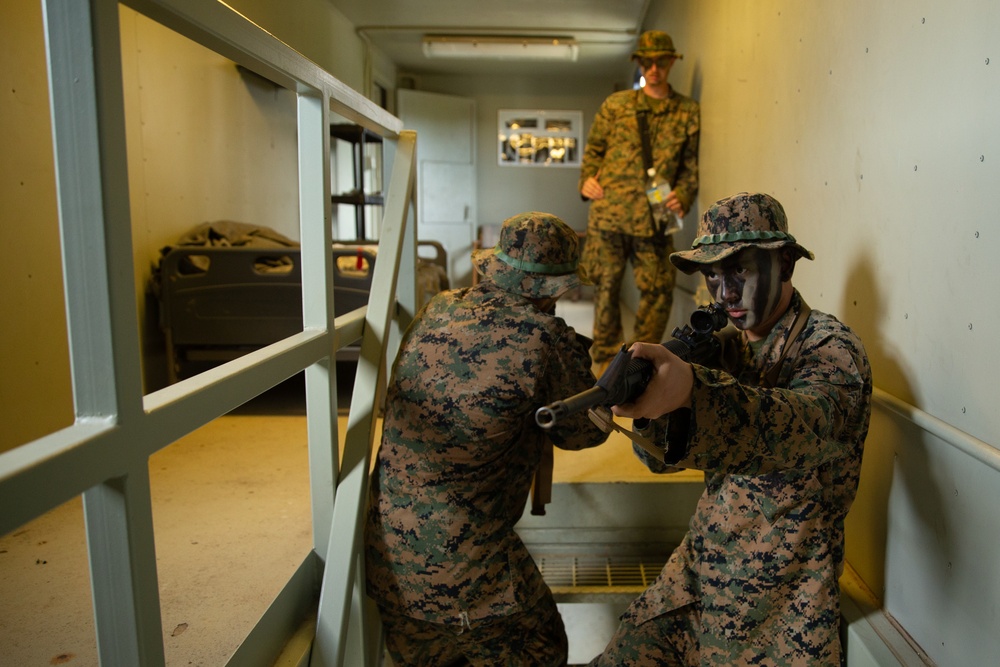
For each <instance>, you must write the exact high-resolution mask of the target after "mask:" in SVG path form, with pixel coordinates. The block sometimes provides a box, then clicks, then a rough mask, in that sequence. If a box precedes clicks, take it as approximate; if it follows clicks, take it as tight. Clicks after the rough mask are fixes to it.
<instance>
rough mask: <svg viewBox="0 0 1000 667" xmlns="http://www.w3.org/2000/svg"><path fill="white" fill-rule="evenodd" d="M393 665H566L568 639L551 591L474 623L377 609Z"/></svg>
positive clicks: (475, 666) (479, 666) (484, 666)
mask: <svg viewBox="0 0 1000 667" xmlns="http://www.w3.org/2000/svg"><path fill="white" fill-rule="evenodd" d="M382 624H383V626H384V627H385V640H386V650H387V651H388V652H389V655H390V656H391V657H392V660H393V663H392V664H393V665H394V667H448V666H451V667H458V666H461V667H497V665H512V666H514V665H517V666H520V665H534V666H537V667H565V665H566V657H567V654H568V653H569V639H568V638H567V637H566V627H565V626H564V625H563V620H562V616H560V615H559V609H558V607H556V601H555V599H553V597H552V594H551V593H548V592H546V595H545V596H544V597H542V599H541V600H539V601H538V604H536V605H535V606H534V607H532V608H531V609H529V610H527V611H522V612H518V613H515V614H511V615H510V616H500V617H497V618H494V619H491V620H489V621H484V622H481V623H474V624H473V627H472V628H466V627H464V626H463V627H458V628H456V627H455V626H448V625H443V624H441V623H430V622H428V621H421V620H419V619H415V618H410V617H409V616H404V615H402V614H395V613H392V612H387V611H385V610H383V611H382Z"/></svg>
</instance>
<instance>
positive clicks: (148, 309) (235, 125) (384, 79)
mask: <svg viewBox="0 0 1000 667" xmlns="http://www.w3.org/2000/svg"><path fill="white" fill-rule="evenodd" d="M230 5H231V6H233V7H234V8H235V9H236V10H237V11H240V12H242V13H243V14H244V15H245V16H247V18H249V19H250V20H252V21H254V22H255V23H257V24H258V25H263V26H267V29H268V30H269V31H270V32H272V34H274V35H275V36H277V37H278V38H279V39H282V40H283V41H285V42H286V43H288V44H290V45H291V46H292V47H293V48H295V49H297V50H298V51H300V52H301V53H303V54H304V55H306V57H308V58H310V59H312V60H314V61H315V62H317V63H319V64H320V65H321V66H322V67H324V68H325V69H327V70H328V71H330V72H331V73H332V74H334V76H336V77H338V78H340V80H341V81H343V82H344V83H346V84H347V85H349V86H352V87H354V88H355V89H357V90H361V91H363V92H365V91H366V90H367V86H368V82H369V81H370V80H376V81H379V82H380V83H382V84H383V85H386V86H387V85H389V83H388V82H391V81H392V80H393V79H394V77H395V71H394V69H393V68H392V66H391V64H389V63H386V62H385V61H384V59H382V58H381V57H380V56H379V54H377V53H376V54H371V55H366V48H365V44H364V43H363V41H362V40H361V39H360V38H358V37H357V35H355V34H354V28H353V26H351V25H350V24H349V23H348V22H347V21H346V20H345V19H344V18H343V16H342V15H341V14H340V13H339V12H337V11H336V10H335V9H334V8H333V7H332V6H331V5H330V4H329V3H328V2H325V0H297V2H295V3H292V4H290V5H289V4H284V3H273V2H265V1H262V0H241V1H234V2H231V3H230ZM41 7H42V5H41V3H39V2H37V1H35V0H9V1H8V2H5V3H3V4H2V6H0V55H2V61H0V77H2V81H3V88H2V90H0V95H2V98H0V99H2V104H0V196H2V201H3V204H4V206H3V213H2V216H3V225H2V227H3V230H4V237H5V239H6V240H7V241H8V246H7V247H8V253H7V257H6V259H5V261H3V262H0V281H2V282H0V285H2V286H3V287H2V289H0V308H2V311H0V312H3V313H4V315H3V320H2V322H3V323H2V325H0V347H2V349H3V353H2V355H0V411H2V412H0V417H2V419H3V422H4V423H5V427H4V428H3V429H0V451H4V450H7V449H10V448H12V447H15V446H17V445H19V444H23V443H25V442H28V441H30V440H33V439H35V438H38V437H40V436H42V435H45V434H47V433H51V432H54V431H56V430H58V429H59V428H62V427H65V426H68V425H70V424H71V423H72V421H73V415H74V410H73V401H72V390H71V379H70V370H69V356H68V344H67V338H66V316H65V304H64V298H63V285H62V273H61V258H60V241H59V228H58V212H57V203H56V188H55V175H54V167H53V157H52V134H51V132H52V131H51V122H50V118H49V116H50V110H49V101H48V91H47V86H48V84H47V72H46V63H45V51H44V33H43V26H42V14H41V12H42V9H41ZM120 19H121V38H122V70H123V79H124V81H123V83H124V101H125V109H126V136H127V141H128V152H129V165H128V167H129V182H130V192H129V197H130V207H131V213H132V235H133V239H132V240H133V247H134V257H135V288H136V296H137V304H136V309H137V315H136V321H137V327H139V331H140V338H141V340H142V345H143V349H144V352H145V358H144V364H145V368H144V379H145V383H146V389H147V390H151V389H155V388H158V387H159V386H162V385H163V383H164V381H165V361H164V354H163V341H162V334H161V333H160V331H159V329H158V326H157V321H156V308H155V302H154V301H152V300H151V298H150V292H149V290H150V277H151V275H152V270H153V267H154V265H155V262H156V260H157V258H158V256H159V251H160V249H161V248H162V247H163V246H165V245H167V244H169V243H171V242H173V241H174V240H176V238H177V237H178V236H179V235H181V234H182V233H184V232H185V231H187V230H188V229H190V228H192V227H194V226H195V225H197V224H200V223H201V222H209V221H213V220H236V221H239V222H247V223H250V224H260V225H267V226H270V227H274V228H276V229H278V230H279V231H281V232H282V233H285V234H286V235H288V236H290V237H292V238H298V189H297V188H298V181H297V161H296V143H295V142H296V116H295V114H296V99H295V95H294V94H293V93H291V92H290V91H288V90H285V89H282V88H278V87H276V86H274V85H272V84H271V83H270V82H268V81H266V80H264V79H261V78H260V77H257V76H256V75H253V74H249V73H247V72H245V71H240V70H238V69H237V68H236V66H235V64H234V63H232V62H231V61H228V60H226V59H225V58H222V57H220V56H218V55H216V54H214V53H213V52H211V51H209V50H207V49H205V48H203V47H201V46H198V45H196V44H194V43H193V42H191V41H190V40H188V39H186V38H185V37H182V36H180V35H178V34H177V33H174V32H172V31H170V30H168V29H166V28H164V27H162V26H160V25H158V24H156V23H154V22H153V21H150V20H148V19H146V18H145V17H143V16H141V15H139V14H136V13H135V12H133V11H132V10H130V9H127V8H124V7H122V8H121V10H120ZM369 63H370V64H369ZM369 71H370V72H371V73H370V74H369V73H368V72H369Z"/></svg>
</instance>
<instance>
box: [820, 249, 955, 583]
mask: <svg viewBox="0 0 1000 667" xmlns="http://www.w3.org/2000/svg"><path fill="white" fill-rule="evenodd" d="M879 287H880V283H879V281H878V279H877V275H876V273H875V269H874V263H873V260H872V259H871V257H869V256H867V255H864V256H861V257H859V258H858V260H857V262H856V263H855V265H854V267H853V269H852V270H851V271H850V273H849V275H848V279H847V285H846V289H845V290H844V295H845V296H844V303H843V304H842V306H841V312H840V313H839V314H838V317H841V318H842V319H844V320H845V321H847V322H849V325H850V326H851V328H852V329H854V331H855V332H856V333H857V334H858V335H859V336H860V337H861V340H862V342H863V343H864V346H865V349H866V351H867V352H868V358H869V361H870V363H871V365H872V375H873V381H874V384H875V386H877V387H879V388H880V389H882V390H884V391H886V392H888V393H890V394H892V395H893V396H895V397H897V398H899V399H901V400H903V401H905V402H907V403H910V404H913V403H914V398H913V391H912V388H911V386H910V382H909V378H908V376H907V373H906V370H905V369H904V368H903V367H902V366H901V365H900V364H899V363H898V361H897V359H896V357H895V355H894V349H895V347H894V345H893V344H892V341H889V340H886V339H885V338H884V337H883V336H882V335H881V331H880V327H879V323H880V322H882V321H884V319H885V318H884V317H883V313H884V312H885V309H886V304H885V302H884V299H883V295H882V294H881V293H880V292H879ZM925 435H926V434H925V433H924V432H923V431H922V430H921V429H919V428H918V427H916V426H915V425H913V424H910V423H908V422H904V421H903V420H900V419H898V418H894V414H892V413H887V411H886V410H884V409H881V408H879V406H878V405H875V406H874V407H873V411H872V422H871V429H870V430H869V433H868V438H867V441H866V443H865V453H864V459H863V462H862V467H861V482H860V485H859V488H858V494H857V497H856V499H855V502H854V506H853V507H852V509H851V512H850V514H849V515H848V517H847V520H846V522H845V523H846V530H847V559H848V561H849V562H850V563H851V566H852V567H853V568H854V569H855V570H856V571H857V572H858V574H859V575H860V576H861V578H862V579H863V580H864V582H865V583H866V584H867V586H868V587H869V589H870V590H871V591H872V593H874V594H875V596H876V597H877V598H878V599H879V600H880V601H882V602H884V600H885V594H886V577H887V573H886V563H887V549H888V548H889V545H888V542H887V536H888V533H889V529H890V526H889V513H890V511H891V508H890V503H892V505H893V507H895V508H896V509H897V510H898V508H899V503H900V499H901V498H905V501H904V502H903V503H902V504H903V505H904V506H906V507H909V508H913V509H915V511H916V513H917V515H918V517H919V521H920V522H921V523H923V524H925V526H927V528H928V531H927V532H928V533H936V532H938V531H939V530H940V526H938V527H935V525H936V524H937V523H939V520H938V518H939V517H940V516H941V513H940V510H939V509H937V508H940V507H941V506H942V504H943V503H944V502H945V500H944V498H943V495H942V491H941V489H940V485H939V484H938V483H937V481H936V480H935V476H934V474H933V470H932V469H931V465H930V463H929V455H928V449H927V447H928V443H927V439H926V438H925V437H924V436H925ZM894 484H895V485H896V488H895V489H894V488H893V486H894ZM900 494H902V496H900ZM936 517H937V518H936ZM939 549H943V550H945V551H947V549H948V547H947V543H946V542H945V541H941V542H939ZM934 557H935V558H938V557H940V558H941V559H943V560H944V561H948V560H950V556H949V555H948V554H947V553H937V554H935V555H934Z"/></svg>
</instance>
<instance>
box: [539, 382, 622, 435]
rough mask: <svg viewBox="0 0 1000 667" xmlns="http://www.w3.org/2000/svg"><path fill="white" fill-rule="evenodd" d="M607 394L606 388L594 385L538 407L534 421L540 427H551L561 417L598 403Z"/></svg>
mask: <svg viewBox="0 0 1000 667" xmlns="http://www.w3.org/2000/svg"><path fill="white" fill-rule="evenodd" d="M607 395H608V390H607V389H605V388H604V387H600V386H596V385H595V386H593V387H591V388H590V389H587V390H585V391H581V392H580V393H579V394H576V395H575V396H570V397H569V398H567V399H565V400H562V401H555V402H554V403H550V404H548V405H544V406H542V407H540V408H538V410H536V411H535V423H536V424H538V425H539V426H541V427H542V428H546V429H547V428H552V427H553V426H554V425H555V424H556V422H558V421H559V420H560V419H562V418H563V417H566V416H568V415H571V414H574V413H576V412H582V411H584V410H589V409H590V408H592V407H594V406H595V405H600V404H601V403H603V402H604V399H605V398H606V397H607Z"/></svg>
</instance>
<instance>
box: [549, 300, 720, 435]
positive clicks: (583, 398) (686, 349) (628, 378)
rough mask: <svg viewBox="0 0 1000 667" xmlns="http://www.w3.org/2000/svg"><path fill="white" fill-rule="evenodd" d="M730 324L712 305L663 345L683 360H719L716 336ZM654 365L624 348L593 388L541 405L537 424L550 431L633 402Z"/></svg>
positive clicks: (646, 382) (699, 312)
mask: <svg viewBox="0 0 1000 667" xmlns="http://www.w3.org/2000/svg"><path fill="white" fill-rule="evenodd" d="M728 322H729V319H728V318H727V317H726V311H725V308H723V307H722V306H721V305H720V304H717V303H712V304H709V305H707V306H701V307H700V308H698V309H696V310H695V311H694V312H693V313H691V322H690V324H687V325H685V326H684V328H683V329H682V328H680V327H678V328H676V329H674V330H673V333H672V334H671V335H672V336H673V338H672V339H670V340H668V341H666V342H665V343H663V347H665V348H667V349H668V350H670V351H671V352H673V353H674V354H676V355H677V356H678V357H680V358H681V359H683V360H684V361H689V362H694V363H704V362H706V361H709V360H712V359H715V358H717V357H718V354H719V351H720V349H721V347H722V343H721V341H720V340H719V338H718V337H717V336H716V335H715V332H716V331H719V330H720V329H722V328H723V327H725V326H726V324H727V323H728ZM653 372H654V369H653V364H651V363H650V362H648V361H646V360H645V359H633V358H632V354H631V353H630V352H629V351H628V350H626V349H625V346H624V345H622V347H621V349H620V350H619V351H618V354H616V355H615V357H614V359H612V360H611V363H610V364H609V365H608V368H607V370H606V371H604V373H602V374H601V377H600V378H599V379H598V380H597V384H595V385H594V386H593V387H591V388H590V389H587V390H586V391H582V392H580V393H579V394H576V395H574V396H570V397H569V398H566V399H563V400H561V401H555V402H553V403H550V404H549V405H545V406H542V407H540V408H538V410H536V411H535V423H536V424H538V425H539V426H540V427H542V428H544V429H549V428H552V427H553V426H555V425H556V424H557V423H559V420H561V419H564V418H565V417H568V416H569V415H572V414H576V413H577V412H582V411H583V410H589V409H591V408H594V407H597V406H599V405H604V406H607V407H611V406H612V405H622V404H624V403H631V402H632V401H634V400H635V399H636V398H638V397H639V396H641V395H642V393H643V392H644V391H646V386H647V385H648V384H649V381H650V380H651V379H652V377H653Z"/></svg>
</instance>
